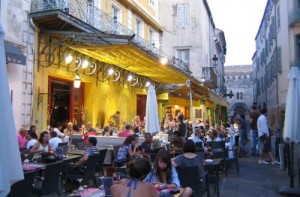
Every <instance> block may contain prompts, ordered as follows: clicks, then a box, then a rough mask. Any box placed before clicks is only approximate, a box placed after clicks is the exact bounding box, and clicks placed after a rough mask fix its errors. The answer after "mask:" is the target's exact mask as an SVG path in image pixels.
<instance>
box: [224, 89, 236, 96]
mask: <svg viewBox="0 0 300 197" xmlns="http://www.w3.org/2000/svg"><path fill="white" fill-rule="evenodd" d="M227 96H228V97H229V98H232V97H233V96H234V94H233V92H232V90H230V91H229V92H228V93H226V94H223V97H227Z"/></svg>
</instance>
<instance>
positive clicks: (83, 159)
mask: <svg viewBox="0 0 300 197" xmlns="http://www.w3.org/2000/svg"><path fill="white" fill-rule="evenodd" d="M88 159H89V155H88V154H84V155H83V157H81V158H80V160H79V162H78V163H79V164H84V163H85V162H86V161H87V160H88Z"/></svg>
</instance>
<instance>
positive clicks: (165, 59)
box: [160, 57, 169, 65]
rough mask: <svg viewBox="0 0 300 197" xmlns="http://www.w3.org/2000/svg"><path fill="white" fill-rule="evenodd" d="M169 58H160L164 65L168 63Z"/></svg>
mask: <svg viewBox="0 0 300 197" xmlns="http://www.w3.org/2000/svg"><path fill="white" fill-rule="evenodd" d="M168 61H169V60H168V58H166V57H162V58H160V63H161V64H163V65H166V64H167V63H168Z"/></svg>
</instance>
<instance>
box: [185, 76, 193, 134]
mask: <svg viewBox="0 0 300 197" xmlns="http://www.w3.org/2000/svg"><path fill="white" fill-rule="evenodd" d="M186 86H187V87H188V88H189V89H190V116H191V121H192V131H193V136H195V128H194V122H195V119H194V113H193V96H192V87H191V81H190V80H187V81H186Z"/></svg>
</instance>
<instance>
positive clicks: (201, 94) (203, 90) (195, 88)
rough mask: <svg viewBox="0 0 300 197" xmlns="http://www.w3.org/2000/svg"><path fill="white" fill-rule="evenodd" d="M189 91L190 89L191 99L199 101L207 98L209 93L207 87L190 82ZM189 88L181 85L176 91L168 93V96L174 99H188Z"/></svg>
mask: <svg viewBox="0 0 300 197" xmlns="http://www.w3.org/2000/svg"><path fill="white" fill-rule="evenodd" d="M191 89H192V98H193V100H200V99H206V98H209V91H208V89H207V87H205V86H201V85H200V84H198V83H196V82H194V81H191ZM189 94H190V88H188V87H187V85H182V86H180V87H179V88H177V89H176V90H173V91H171V92H170V95H172V96H175V97H181V98H185V99H190V96H189Z"/></svg>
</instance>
